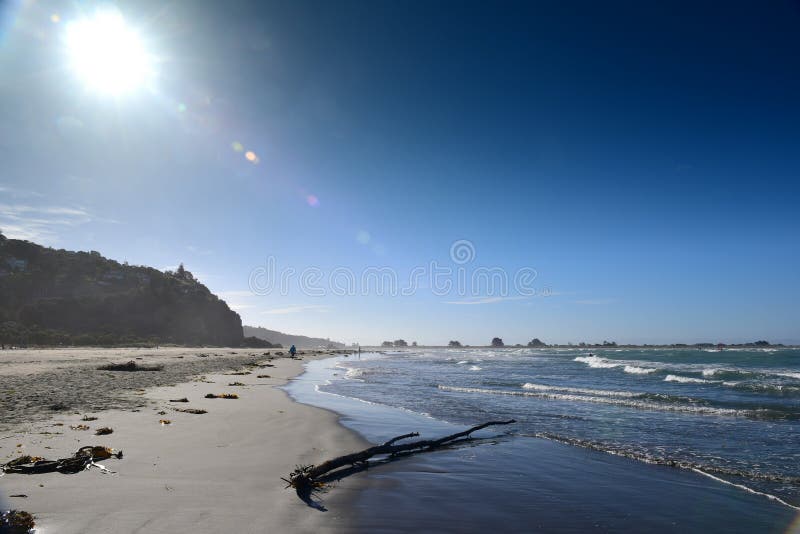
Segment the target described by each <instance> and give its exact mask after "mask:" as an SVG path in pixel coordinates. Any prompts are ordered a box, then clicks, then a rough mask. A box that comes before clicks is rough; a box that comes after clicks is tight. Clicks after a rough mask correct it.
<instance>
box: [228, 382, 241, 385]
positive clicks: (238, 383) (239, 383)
mask: <svg viewBox="0 0 800 534" xmlns="http://www.w3.org/2000/svg"><path fill="white" fill-rule="evenodd" d="M228 385H229V386H244V384H243V383H242V382H231V383H230V384H228Z"/></svg>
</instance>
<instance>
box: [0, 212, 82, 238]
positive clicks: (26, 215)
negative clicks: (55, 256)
mask: <svg viewBox="0 0 800 534" xmlns="http://www.w3.org/2000/svg"><path fill="white" fill-rule="evenodd" d="M92 220H93V217H92V215H91V214H90V213H89V212H88V211H86V210H85V209H83V208H80V207H72V206H31V205H25V204H0V229H1V230H2V231H3V233H4V234H5V235H6V236H7V237H12V238H16V239H29V240H33V241H49V240H51V239H52V238H54V237H55V236H56V233H57V231H58V229H59V228H65V227H74V226H78V225H81V224H86V223H88V222H91V221H92Z"/></svg>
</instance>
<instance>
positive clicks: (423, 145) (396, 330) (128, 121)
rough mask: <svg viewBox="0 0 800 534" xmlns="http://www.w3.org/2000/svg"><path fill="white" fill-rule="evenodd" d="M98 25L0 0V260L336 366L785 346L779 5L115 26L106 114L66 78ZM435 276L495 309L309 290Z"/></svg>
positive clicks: (234, 10)
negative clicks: (164, 290)
mask: <svg viewBox="0 0 800 534" xmlns="http://www.w3.org/2000/svg"><path fill="white" fill-rule="evenodd" d="M656 4H657V5H656ZM98 5H99V4H95V3H92V2H80V3H75V2H49V3H47V4H46V6H45V4H44V3H34V2H22V1H16V2H8V1H7V2H3V3H0V6H2V7H0V102H2V106H0V168H2V171H0V228H2V229H3V231H4V232H5V233H6V234H7V235H9V236H12V237H21V238H27V239H32V240H34V241H37V242H41V243H45V244H47V245H50V246H55V247H59V248H67V249H80V250H89V249H93V250H98V251H100V252H102V253H103V254H104V255H106V256H109V257H112V258H115V259H117V260H120V261H123V260H126V261H129V262H131V263H135V264H145V265H151V266H154V267H157V268H162V269H163V268H168V267H174V266H175V265H177V264H178V263H179V262H184V264H185V265H186V267H187V268H188V269H189V270H191V271H192V272H194V273H195V274H197V275H198V276H199V277H200V279H201V280H202V281H203V282H204V283H206V284H207V285H208V286H209V288H210V289H211V290H212V291H214V292H216V293H218V294H220V295H221V296H222V297H223V298H225V299H226V300H227V301H228V302H229V303H230V304H231V306H232V307H234V308H235V309H236V310H237V311H238V312H239V313H240V314H241V315H242V319H243V321H244V323H245V324H251V325H261V326H266V327H268V328H274V329H278V330H283V331H289V332H296V333H305V334H309V335H320V336H325V337H331V338H334V339H339V340H342V341H347V342H353V341H359V342H361V343H374V342H380V341H382V340H384V339H396V338H399V337H402V338H404V339H406V340H408V341H412V340H417V341H419V342H420V343H444V342H447V341H448V340H450V339H459V340H461V341H462V342H463V343H469V344H484V343H487V342H488V341H489V340H490V339H491V338H492V337H494V336H500V337H502V338H503V339H504V340H505V341H506V343H525V342H527V341H529V340H530V339H531V338H533V337H539V338H541V339H542V340H544V341H547V342H560V343H566V342H576V343H577V342H579V341H584V340H585V341H602V340H604V339H614V340H616V341H618V342H650V343H658V342H678V341H687V342H695V341H712V342H716V341H728V342H741V341H748V340H754V339H761V338H764V339H769V340H772V341H783V342H800V333H798V325H800V311H798V307H797V304H796V303H797V302H798V300H800V275H799V274H798V273H800V246H799V245H798V239H797V236H798V230H800V216H798V210H797V204H798V200H799V199H800V195H799V194H798V193H800V191H799V190H800V186H798V176H799V175H800V149H798V140H800V101H798V99H797V95H798V94H800V40H798V38H797V34H798V33H797V29H798V28H800V7H798V4H797V3H794V2H788V1H787V2H771V3H769V5H768V6H767V5H765V4H763V3H759V2H744V3H738V2H726V3H724V4H720V3H719V2H663V3H653V2H610V3H602V4H601V3H598V2H588V1H587V2H527V3H511V2H507V3H501V4H499V5H491V6H490V5H489V4H486V3H481V2H478V3H469V2H465V3H455V2H435V3H423V2H417V3H409V2H321V1H320V2H291V3H284V2H281V3H272V2H226V3H225V4H224V5H223V4H221V3H207V4H203V5H201V3H198V2H190V1H182V2H170V3H167V4H165V5H164V4H163V3H161V2H118V3H117V4H115V5H116V7H117V9H118V11H119V12H120V13H121V14H122V16H123V17H124V19H125V20H126V22H127V23H128V24H129V25H130V26H131V27H133V28H136V29H137V31H138V32H139V35H140V36H141V38H142V40H143V41H144V43H145V45H146V48H147V49H148V50H149V51H150V53H151V54H152V56H153V58H154V66H153V70H154V71H155V76H154V77H153V78H152V79H151V80H149V82H148V84H147V85H146V86H145V87H141V88H139V89H138V90H135V91H131V92H130V93H126V94H124V95H108V94H100V93H98V92H96V91H93V90H92V89H90V88H88V87H87V85H86V80H85V79H81V78H79V77H78V76H76V75H75V73H74V72H73V71H72V70H71V69H70V68H69V59H70V58H69V56H68V53H67V50H66V48H67V47H66V46H65V33H66V28H67V27H68V25H69V24H70V22H71V21H75V20H77V19H80V18H82V17H84V18H85V17H88V16H91V15H92V13H93V12H94V10H95V9H96V8H97V6H98ZM248 151H250V152H252V153H253V154H254V155H255V156H256V157H257V161H256V162H251V161H248V159H246V157H245V154H246V153H247V152H248ZM459 240H466V241H468V242H469V244H468V247H471V248H470V249H469V251H470V252H472V251H474V258H472V259H471V261H468V262H466V263H464V264H458V263H455V262H454V261H453V259H452V258H451V256H450V252H451V245H452V244H453V243H454V242H456V241H459ZM269 258H272V259H273V260H269ZM269 261H274V264H275V266H276V269H277V271H278V275H280V272H283V273H284V275H286V273H287V272H288V271H287V269H292V270H293V271H294V272H295V274H294V275H293V277H292V278H291V279H290V283H289V284H288V287H287V291H281V290H280V288H277V289H276V290H273V291H271V292H269V294H259V293H266V291H263V290H261V291H258V290H257V291H255V292H254V291H253V287H252V286H253V281H254V280H255V281H256V282H258V276H257V275H258V274H259V273H263V272H264V270H265V267H266V266H267V265H268V263H269ZM431 262H436V265H437V266H440V267H442V268H450V269H452V277H453V280H455V277H456V276H458V272H459V271H458V269H459V268H460V269H463V273H464V275H465V276H466V277H467V278H468V279H471V278H472V277H474V276H475V273H476V271H477V272H480V271H479V269H480V268H492V269H495V271H493V272H502V273H505V274H504V276H506V277H507V279H508V280H509V288H508V290H507V291H500V290H499V289H498V287H494V288H492V287H487V285H486V284H483V285H481V284H478V286H479V287H477V288H475V290H474V291H473V288H471V287H470V288H467V289H468V290H467V291H458V290H457V289H454V290H453V291H451V292H450V293H449V294H441V293H442V292H441V291H434V289H435V288H431V287H430V283H429V282H430V280H429V279H427V282H426V281H425V280H422V282H423V283H420V284H419V287H417V288H416V290H415V291H413V292H411V293H413V294H410V295H392V294H391V291H390V288H387V287H383V289H384V291H383V294H380V293H381V292H380V291H377V290H375V289H374V288H369V287H367V288H366V289H365V287H362V285H364V286H365V285H366V284H360V283H357V284H356V286H358V287H356V288H355V291H353V292H351V293H352V294H347V295H340V294H337V292H336V291H335V290H333V289H332V288H331V283H330V280H331V276H332V275H333V274H334V273H339V274H341V273H342V272H346V273H352V278H353V279H354V280H356V281H357V282H361V281H363V279H364V276H365V275H364V273H365V272H371V271H370V270H369V269H370V268H376V267H381V268H387V269H390V270H391V272H392V273H395V276H396V277H397V280H398V281H399V282H400V284H401V285H402V282H403V281H407V280H409V277H410V276H411V273H413V272H414V269H415V268H419V269H423V270H425V271H426V273H427V274H429V273H430V270H431ZM309 269H310V270H309ZM520 269H529V270H535V272H536V277H535V279H534V280H533V282H532V284H528V286H530V287H528V286H526V288H525V291H522V292H520V291H518V290H517V289H518V288H516V287H513V286H514V284H513V283H512V282H513V277H514V275H515V273H517V272H519V270H520ZM365 270H367V271H365ZM303 272H305V276H307V277H309V278H308V279H306V280H305V282H304V283H305V286H306V287H305V289H303V288H302V287H301V285H300V284H301V283H300V280H299V278H300V275H301V273H303ZM526 272H527V271H526ZM342 276H350V275H342ZM317 278H318V279H317ZM423 278H425V277H423ZM384 285H385V284H384ZM468 285H469V284H468ZM309 287H310V288H311V290H309ZM256 289H258V288H256ZM262 289H263V288H262ZM531 289H532V294H530V293H531V291H530V290H531ZM320 291H321V292H322V293H324V295H323V296H315V295H313V294H312V293H319V292H320ZM522 293H524V294H522Z"/></svg>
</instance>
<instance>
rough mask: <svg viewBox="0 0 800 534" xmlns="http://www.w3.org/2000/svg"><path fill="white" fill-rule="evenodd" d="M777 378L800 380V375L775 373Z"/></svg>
mask: <svg viewBox="0 0 800 534" xmlns="http://www.w3.org/2000/svg"><path fill="white" fill-rule="evenodd" d="M775 374H776V375H778V376H785V377H786V378H797V379H798V380H800V373H775Z"/></svg>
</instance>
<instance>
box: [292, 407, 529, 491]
mask: <svg viewBox="0 0 800 534" xmlns="http://www.w3.org/2000/svg"><path fill="white" fill-rule="evenodd" d="M511 423H516V421H515V420H514V419H510V420H508V421H489V422H488V423H483V424H482V425H478V426H474V427H472V428H469V429H467V430H464V431H463V432H457V433H455V434H450V435H449V436H445V437H443V438H439V439H433V440H431V439H424V440H418V441H412V442H410V443H403V444H397V442H398V441H402V440H404V439H408V438H413V437H417V436H419V434H418V433H417V432H411V433H409V434H403V435H402V436H397V437H395V438H392V439H390V440H389V441H387V442H386V443H384V444H382V445H376V446H374V447H370V448H368V449H364V450H363V451H359V452H354V453H352V454H346V455H344V456H339V457H337V458H333V459H332V460H328V461H327V462H323V463H321V464H319V465H307V466H298V467H297V468H296V469H295V470H294V471H293V472H292V474H291V475H289V478H288V479H286V478H284V479H282V480H283V481H284V482H286V483H287V484H288V485H287V486H286V487H287V488H290V487H291V488H294V489H295V490H296V491H297V494H298V495H299V496H300V497H301V498H304V499H305V498H307V497H308V496H309V495H310V494H311V492H313V491H314V490H317V489H319V488H321V487H322V485H323V483H322V482H321V481H320V478H321V477H323V476H324V475H326V474H328V473H330V472H331V471H334V470H336V469H339V468H341V467H345V466H348V465H350V466H352V465H357V464H364V463H366V462H367V461H368V460H369V459H370V458H372V457H373V456H377V455H389V456H395V455H398V454H401V453H404V454H412V453H415V452H422V451H429V450H432V449H437V448H440V447H445V446H447V445H451V444H453V443H454V442H456V441H458V440H460V439H462V438H468V437H469V436H470V434H472V433H473V432H477V431H478V430H482V429H484V428H486V427H489V426H498V425H509V424H511Z"/></svg>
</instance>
